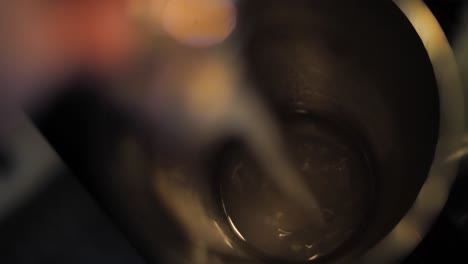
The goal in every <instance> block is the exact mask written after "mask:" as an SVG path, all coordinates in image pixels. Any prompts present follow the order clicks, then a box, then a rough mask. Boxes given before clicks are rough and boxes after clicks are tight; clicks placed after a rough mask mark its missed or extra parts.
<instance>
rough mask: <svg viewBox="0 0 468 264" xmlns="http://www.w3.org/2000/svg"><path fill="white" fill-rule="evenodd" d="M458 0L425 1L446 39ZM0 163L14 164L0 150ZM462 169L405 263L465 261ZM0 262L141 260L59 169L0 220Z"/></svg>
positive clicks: (466, 169)
mask: <svg viewBox="0 0 468 264" xmlns="http://www.w3.org/2000/svg"><path fill="white" fill-rule="evenodd" d="M462 2H463V0H427V1H426V3H427V4H428V5H429V7H430V8H431V9H432V11H433V12H434V14H435V15H436V17H437V18H438V20H439V21H440V23H441V25H442V27H443V29H444V31H445V32H446V34H447V36H448V37H449V39H450V41H453V39H454V34H455V32H456V28H457V25H458V18H459V10H460V6H461V4H462ZM0 166H1V167H3V168H6V167H8V166H14V164H13V165H12V164H9V162H8V157H7V155H4V154H2V153H1V151H0ZM467 174H468V162H462V166H461V169H460V173H459V177H458V180H457V182H456V184H455V187H454V189H453V192H452V195H451V197H450V200H449V202H448V204H447V206H446V208H445V210H444V211H443V212H442V214H441V217H440V218H439V220H438V221H437V222H436V224H435V225H434V228H433V230H432V231H431V232H430V233H429V234H428V236H427V237H426V238H425V239H424V241H423V243H422V244H421V245H420V246H419V247H418V248H417V250H416V251H415V252H414V253H413V254H412V255H411V256H410V257H409V258H408V259H407V260H406V261H405V263H408V264H412V263H468V256H467V255H466V254H465V250H468V175H467ZM0 180H1V179H0ZM447 257H449V258H448V259H447ZM455 259H457V260H455ZM0 263H1V264H3V263H5V264H10V263H12V264H39V263H44V264H46V263H47V264H49V263H50V264H54V263H70V264H93V263H113V264H129V263H132V264H133V263H135V264H139V263H144V260H143V259H142V258H141V257H140V256H139V254H138V253H137V251H136V250H135V249H134V248H133V247H132V246H131V245H130V243H129V242H128V241H127V240H126V239H125V237H124V236H123V234H122V233H121V232H120V231H119V230H118V229H117V228H116V227H115V225H114V224H113V223H112V221H111V220H110V219H109V217H107V215H106V214H105V213H103V211H102V210H101V209H100V208H99V207H98V205H97V204H96V203H95V202H94V200H93V199H92V198H91V196H90V195H89V194H88V192H87V191H86V190H84V188H83V187H82V186H81V185H80V183H79V182H78V180H77V179H76V178H75V177H74V176H73V175H71V174H70V173H68V172H64V171H59V172H56V176H55V177H54V180H53V182H52V184H49V185H48V186H47V187H45V188H43V189H42V190H41V191H40V192H39V193H38V194H37V195H35V197H34V199H32V200H31V201H30V202H28V203H27V204H25V205H24V206H23V207H22V208H20V209H18V210H17V211H16V212H14V213H13V215H12V216H11V217H10V218H8V219H7V220H5V221H3V222H0Z"/></svg>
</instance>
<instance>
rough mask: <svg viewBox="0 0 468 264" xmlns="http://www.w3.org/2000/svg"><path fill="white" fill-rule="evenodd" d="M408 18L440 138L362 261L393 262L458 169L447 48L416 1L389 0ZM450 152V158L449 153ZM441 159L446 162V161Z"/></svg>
mask: <svg viewBox="0 0 468 264" xmlns="http://www.w3.org/2000/svg"><path fill="white" fill-rule="evenodd" d="M395 2H396V4H397V5H398V6H399V7H400V9H401V10H402V11H403V13H405V15H406V16H407V17H408V19H409V20H410V22H411V23H412V25H413V26H414V28H415V29H416V31H417V33H418V34H419V36H420V37H421V40H422V41H423V44H424V46H425V47H426V50H427V52H428V54H429V57H430V59H431V62H432V65H433V68H434V73H435V77H436V79H437V84H438V87H439V95H440V114H441V116H440V132H439V135H440V138H439V143H438V146H437V149H436V155H435V160H434V163H433V166H432V168H431V171H430V174H429V178H428V180H427V181H426V183H425V184H424V186H423V187H422V189H421V191H420V193H419V196H418V198H417V200H416V202H415V204H414V206H413V207H412V208H411V209H410V211H409V212H408V213H407V214H406V216H405V217H404V218H403V219H402V220H401V221H400V223H399V224H398V225H397V226H396V227H395V228H394V230H393V231H392V232H391V233H390V234H389V235H388V236H387V237H386V238H385V239H383V240H382V241H381V242H380V243H379V244H378V245H377V246H375V247H374V248H373V249H372V250H371V251H370V252H369V253H368V254H367V255H366V256H365V257H364V259H363V261H364V263H369V264H371V263H372V264H373V263H382V264H383V263H398V262H400V261H401V260H402V259H403V258H405V257H406V256H407V255H408V254H409V253H410V252H411V251H412V250H414V248H415V247H416V246H417V245H418V243H419V242H420V241H421V239H422V235H423V234H425V233H426V232H427V231H428V230H429V228H430V227H431V224H432V222H433V221H434V219H435V218H436V217H437V215H438V214H439V212H440V211H441V210H442V208H443V206H444V205H445V202H446V201H447V198H448V192H449V186H450V185H451V184H452V182H453V180H454V178H455V173H456V169H457V166H458V163H457V160H456V158H458V156H459V155H460V153H457V152H456V151H457V149H458V146H459V144H460V142H462V138H463V131H464V112H463V109H464V103H463V89H462V86H461V83H460V80H459V76H458V74H457V73H458V69H457V67H456V62H455V58H454V55H453V53H452V50H451V48H450V45H449V43H448V41H447V39H446V37H445V35H444V33H443V31H442V29H441V28H440V25H439V24H438V22H437V20H436V18H435V17H434V16H433V15H432V13H431V11H430V10H429V8H428V7H427V6H426V5H425V4H424V3H423V2H422V1H421V0H400V1H395ZM454 153H455V154H454ZM447 159H448V160H449V161H450V162H447Z"/></svg>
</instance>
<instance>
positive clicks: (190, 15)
mask: <svg viewBox="0 0 468 264" xmlns="http://www.w3.org/2000/svg"><path fill="white" fill-rule="evenodd" d="M161 19H162V27H163V29H164V30H165V31H166V32H167V33H168V34H169V35H171V36H172V37H173V38H175V39H176V40H178V41H180V42H182V43H184V44H188V45H191V46H201V47H204V46H211V45H215V44H218V43H220V42H222V41H223V40H225V39H226V38H227V37H229V35H230V34H231V33H232V31H233V30H234V28H235V23H236V10H235V7H234V5H233V3H232V2H231V1H230V0H169V1H168V2H167V3H166V5H165V6H164V9H163V12H162V14H161Z"/></svg>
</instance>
